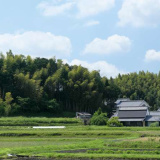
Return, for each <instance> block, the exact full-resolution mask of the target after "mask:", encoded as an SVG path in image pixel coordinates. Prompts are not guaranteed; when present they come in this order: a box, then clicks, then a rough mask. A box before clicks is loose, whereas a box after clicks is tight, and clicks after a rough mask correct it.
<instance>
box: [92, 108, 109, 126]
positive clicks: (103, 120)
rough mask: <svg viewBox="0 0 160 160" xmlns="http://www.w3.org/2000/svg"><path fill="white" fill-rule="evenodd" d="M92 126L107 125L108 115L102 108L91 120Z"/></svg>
mask: <svg viewBox="0 0 160 160" xmlns="http://www.w3.org/2000/svg"><path fill="white" fill-rule="evenodd" d="M90 124H92V125H98V126H100V125H106V124H107V113H103V112H102V110H101V108H99V109H98V111H96V112H95V113H94V115H93V117H92V118H91V121H90Z"/></svg>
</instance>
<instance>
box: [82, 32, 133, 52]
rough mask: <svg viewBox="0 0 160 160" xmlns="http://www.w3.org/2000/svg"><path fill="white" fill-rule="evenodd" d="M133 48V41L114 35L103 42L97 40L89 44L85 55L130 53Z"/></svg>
mask: <svg viewBox="0 0 160 160" xmlns="http://www.w3.org/2000/svg"><path fill="white" fill-rule="evenodd" d="M130 47H131V41H130V39H129V38H128V37H125V36H120V35H113V36H110V37H108V38H107V39H105V40H103V39H100V38H95V39H94V40H93V41H92V42H91V43H89V44H87V45H86V47H85V49H84V52H83V53H84V54H105V55H107V54H111V53H117V52H128V51H129V50H130Z"/></svg>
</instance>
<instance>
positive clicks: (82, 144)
mask: <svg viewBox="0 0 160 160" xmlns="http://www.w3.org/2000/svg"><path fill="white" fill-rule="evenodd" d="M0 123H1V126H0V158H2V159H4V158H7V154H18V155H27V156H30V157H32V156H41V157H45V158H44V159H47V158H56V159H69V158H72V159H74V158H77V159H80V158H81V159H83V158H84V159H99V158H101V159H103V158H105V159H107V158H108V159H116V158H117V159H118V158H121V159H133V158H134V159H137V160H138V159H146V160H147V159H160V139H159V135H160V128H159V127H153V128H152V127H115V128H114V127H107V126H83V125H82V124H81V121H79V120H77V119H74V118H45V117H43V118H26V117H10V118H5V117H3V118H0ZM7 124H9V126H7ZM14 124H15V126H14ZM17 124H18V125H17ZM29 124H30V125H29ZM33 124H38V125H42V126H43V125H48V126H49V125H51V124H52V125H61V124H63V125H65V126H66V128H65V129H33V128H32V125H33ZM141 137H142V138H141ZM143 137H144V138H143Z"/></svg>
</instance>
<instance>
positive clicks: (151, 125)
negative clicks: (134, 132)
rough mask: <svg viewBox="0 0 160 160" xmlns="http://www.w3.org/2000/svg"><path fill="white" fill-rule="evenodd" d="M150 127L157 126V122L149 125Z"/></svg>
mask: <svg viewBox="0 0 160 160" xmlns="http://www.w3.org/2000/svg"><path fill="white" fill-rule="evenodd" d="M149 126H150V127H159V122H154V123H151V124H150V125H149Z"/></svg>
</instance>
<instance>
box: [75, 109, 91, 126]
mask: <svg viewBox="0 0 160 160" xmlns="http://www.w3.org/2000/svg"><path fill="white" fill-rule="evenodd" d="M76 117H77V118H79V119H81V120H82V121H83V122H84V125H87V124H89V121H90V119H91V117H92V115H91V114H90V113H87V112H76Z"/></svg>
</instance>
